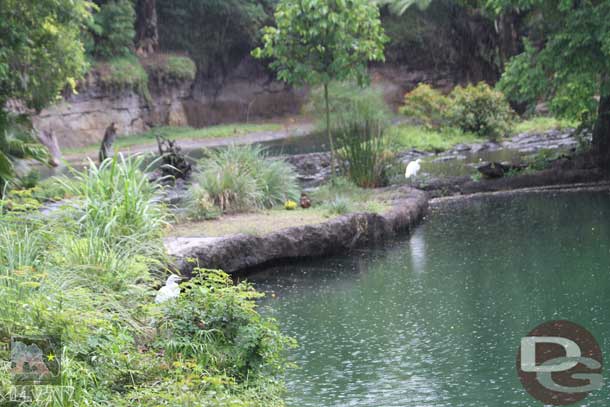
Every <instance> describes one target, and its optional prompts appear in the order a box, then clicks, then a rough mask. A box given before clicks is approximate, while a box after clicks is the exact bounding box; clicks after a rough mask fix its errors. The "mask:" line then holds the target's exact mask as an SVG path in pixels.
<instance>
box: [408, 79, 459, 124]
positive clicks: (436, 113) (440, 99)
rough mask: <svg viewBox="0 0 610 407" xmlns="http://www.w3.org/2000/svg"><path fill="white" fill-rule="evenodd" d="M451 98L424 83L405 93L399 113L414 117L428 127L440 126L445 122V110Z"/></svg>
mask: <svg viewBox="0 0 610 407" xmlns="http://www.w3.org/2000/svg"><path fill="white" fill-rule="evenodd" d="M449 105H450V100H449V98H448V97H447V96H445V95H443V94H442V93H441V92H439V91H438V90H436V89H433V88H432V87H431V86H430V85H428V84H425V83H422V84H420V85H418V86H417V87H416V88H415V89H413V90H412V91H411V92H409V93H407V94H406V95H405V103H404V105H403V106H402V107H401V108H400V109H399V113H401V114H403V115H405V116H409V117H412V118H414V119H416V120H417V121H419V122H421V123H422V124H423V125H424V126H425V127H427V128H438V127H441V126H442V125H443V124H444V123H445V112H446V110H447V109H448V108H449Z"/></svg>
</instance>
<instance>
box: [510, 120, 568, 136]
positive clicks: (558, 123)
mask: <svg viewBox="0 0 610 407" xmlns="http://www.w3.org/2000/svg"><path fill="white" fill-rule="evenodd" d="M577 127H578V122H575V121H572V120H566V119H557V118H555V117H532V118H531V119H527V120H523V121H522V122H519V123H517V124H516V125H515V127H514V129H513V133H514V134H521V133H543V132H545V131H549V130H565V129H575V128H577Z"/></svg>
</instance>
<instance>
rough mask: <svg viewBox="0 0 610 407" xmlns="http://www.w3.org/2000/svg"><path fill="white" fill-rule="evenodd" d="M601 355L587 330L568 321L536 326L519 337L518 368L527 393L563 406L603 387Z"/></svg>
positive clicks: (547, 402) (543, 400) (546, 401)
mask: <svg viewBox="0 0 610 407" xmlns="http://www.w3.org/2000/svg"><path fill="white" fill-rule="evenodd" d="M601 369H602V354H601V350H600V347H599V345H598V343H597V341H596V340H595V338H594V337H593V335H591V334H590V333H589V332H588V331H587V330H586V329H584V328H583V327H581V326H579V325H576V324H574V323H572V322H569V321H552V322H548V323H545V324H542V325H540V326H538V327H537V328H536V329H534V330H533V331H532V332H530V333H529V335H528V336H527V337H525V338H523V339H521V347H520V349H519V352H518V353H517V371H518V373H519V378H520V379H521V383H522V384H523V386H524V387H525V389H526V390H527V392H528V393H529V394H530V395H532V396H533V397H535V398H536V399H538V400H540V401H542V402H543V403H545V404H551V405H556V406H563V405H569V404H574V403H576V402H578V401H581V400H583V399H584V398H585V397H586V396H587V394H588V393H589V392H591V391H594V390H598V389H600V388H601V387H602V384H603V378H602V375H601Z"/></svg>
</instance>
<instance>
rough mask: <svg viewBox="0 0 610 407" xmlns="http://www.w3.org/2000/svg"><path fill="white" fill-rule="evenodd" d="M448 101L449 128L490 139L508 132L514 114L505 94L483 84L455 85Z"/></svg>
mask: <svg viewBox="0 0 610 407" xmlns="http://www.w3.org/2000/svg"><path fill="white" fill-rule="evenodd" d="M450 98H451V105H450V107H449V109H448V112H447V121H448V124H449V125H450V126H453V127H457V128H459V129H461V130H462V131H465V132H471V133H474V134H477V135H479V136H480V137H486V138H489V139H491V140H495V139H498V138H500V137H504V136H506V135H507V134H508V133H509V132H510V129H511V125H512V121H513V115H514V112H513V111H512V110H511V108H510V106H509V105H508V102H507V101H506V99H505V97H504V95H503V94H502V93H501V92H499V91H496V90H493V89H492V88H491V87H489V85H487V84H486V83H484V82H481V83H479V84H477V85H469V86H467V87H462V86H457V87H456V88H455V89H453V91H452V92H451V95H450Z"/></svg>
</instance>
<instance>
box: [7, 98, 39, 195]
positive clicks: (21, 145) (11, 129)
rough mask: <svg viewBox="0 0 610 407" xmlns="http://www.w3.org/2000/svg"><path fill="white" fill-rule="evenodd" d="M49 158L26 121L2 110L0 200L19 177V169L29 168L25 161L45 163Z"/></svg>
mask: <svg viewBox="0 0 610 407" xmlns="http://www.w3.org/2000/svg"><path fill="white" fill-rule="evenodd" d="M48 158H49V153H48V151H47V149H46V148H45V147H44V146H42V145H41V144H39V143H38V142H37V141H36V138H35V137H34V135H33V133H32V132H31V130H30V128H29V125H28V123H26V119H24V118H23V117H20V116H14V115H9V114H7V113H5V112H3V111H2V109H0V198H1V197H2V196H3V194H4V192H5V188H6V186H7V185H8V184H9V182H11V181H13V180H14V179H15V178H16V177H17V176H18V175H19V171H18V168H19V167H21V168H24V167H27V166H24V163H25V160H28V159H34V160H37V161H40V162H45V161H46V160H48Z"/></svg>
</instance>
